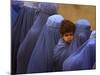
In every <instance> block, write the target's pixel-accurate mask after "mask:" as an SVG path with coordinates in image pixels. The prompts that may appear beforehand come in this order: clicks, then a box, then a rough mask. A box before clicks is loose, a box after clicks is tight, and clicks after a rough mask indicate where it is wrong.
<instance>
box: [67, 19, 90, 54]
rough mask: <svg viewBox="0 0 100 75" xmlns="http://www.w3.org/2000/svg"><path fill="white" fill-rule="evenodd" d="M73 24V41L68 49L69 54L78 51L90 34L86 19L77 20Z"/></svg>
mask: <svg viewBox="0 0 100 75" xmlns="http://www.w3.org/2000/svg"><path fill="white" fill-rule="evenodd" d="M75 24H76V31H75V35H74V39H73V41H72V43H71V45H70V48H69V51H70V54H71V53H73V52H74V51H76V49H78V48H79V47H80V46H81V45H82V44H83V43H84V42H86V41H87V40H88V39H89V36H90V34H91V30H90V27H91V26H90V23H89V21H88V20H87V19H79V20H78V21H76V23H75Z"/></svg>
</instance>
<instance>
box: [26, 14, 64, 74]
mask: <svg viewBox="0 0 100 75" xmlns="http://www.w3.org/2000/svg"><path fill="white" fill-rule="evenodd" d="M63 19H64V18H63V17H62V16H61V15H58V14H56V15H53V16H50V17H49V18H48V20H47V23H46V26H45V27H44V28H43V30H42V32H41V34H40V36H39V39H38V41H37V43H36V46H35V48H34V51H33V52H32V55H31V58H30V61H29V63H28V69H27V72H28V73H39V72H51V71H53V57H52V56H53V48H54V47H55V45H56V44H57V42H58V40H59V38H60V33H59V27H60V23H61V21H62V20H63Z"/></svg>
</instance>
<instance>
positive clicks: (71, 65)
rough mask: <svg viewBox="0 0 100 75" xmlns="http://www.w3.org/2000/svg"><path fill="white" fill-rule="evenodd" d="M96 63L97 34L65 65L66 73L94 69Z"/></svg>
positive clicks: (67, 60)
mask: <svg viewBox="0 0 100 75" xmlns="http://www.w3.org/2000/svg"><path fill="white" fill-rule="evenodd" d="M95 62H96V32H95V31H93V32H92V33H91V35H90V38H89V39H88V40H87V41H86V42H85V43H84V44H83V45H82V46H81V47H80V48H79V49H78V50H77V51H76V52H74V53H73V54H72V55H71V56H70V57H68V58H67V59H66V60H65V61H64V63H63V70H64V71H72V70H87V69H93V65H94V64H95Z"/></svg>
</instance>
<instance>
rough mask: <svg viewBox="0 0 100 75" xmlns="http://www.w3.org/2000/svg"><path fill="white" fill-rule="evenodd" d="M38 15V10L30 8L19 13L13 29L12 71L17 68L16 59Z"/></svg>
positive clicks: (24, 8)
mask: <svg viewBox="0 0 100 75" xmlns="http://www.w3.org/2000/svg"><path fill="white" fill-rule="evenodd" d="M35 13H36V10H34V9H32V8H29V7H26V6H24V7H22V8H21V9H20V11H19V14H18V17H17V19H16V22H15V23H14V24H15V25H14V27H12V30H11V32H12V36H11V37H12V39H11V42H12V44H11V46H12V47H11V48H12V53H11V54H12V69H13V70H14V69H15V68H14V66H16V60H17V59H16V57H17V51H18V48H19V46H20V44H21V43H22V41H23V40H24V38H25V37H26V34H27V32H28V31H29V29H30V28H31V26H32V25H33V23H34V20H35V19H36V18H35V17H34V16H36V15H35Z"/></svg>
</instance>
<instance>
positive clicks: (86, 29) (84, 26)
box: [54, 19, 90, 71]
mask: <svg viewBox="0 0 100 75" xmlns="http://www.w3.org/2000/svg"><path fill="white" fill-rule="evenodd" d="M89 35H90V23H89V22H88V21H87V20H85V19H80V20H78V21H77V22H76V31H75V34H74V39H73V41H72V42H71V44H70V45H69V44H68V43H64V42H62V43H61V44H60V45H59V43H58V46H56V48H55V51H56V52H55V53H54V69H55V71H62V65H63V62H64V60H65V59H66V58H67V57H69V56H70V54H71V53H73V52H74V51H75V50H76V49H77V48H79V47H80V46H81V45H82V44H83V43H84V42H85V41H86V40H88V38H89Z"/></svg>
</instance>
